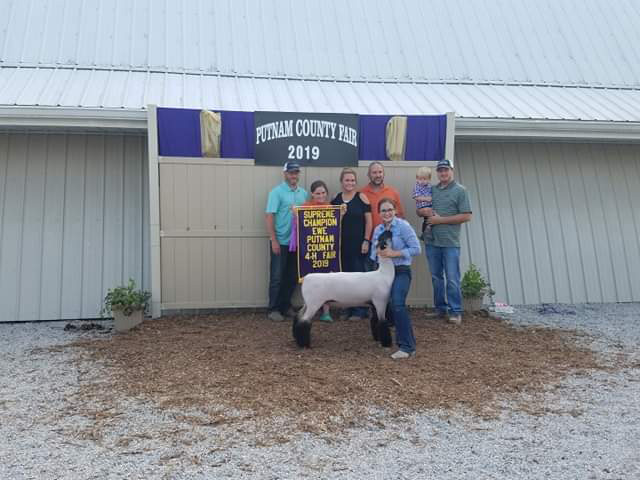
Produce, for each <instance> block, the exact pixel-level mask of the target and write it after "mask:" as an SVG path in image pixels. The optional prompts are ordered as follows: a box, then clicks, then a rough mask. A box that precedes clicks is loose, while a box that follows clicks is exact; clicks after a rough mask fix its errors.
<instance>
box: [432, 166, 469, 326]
mask: <svg viewBox="0 0 640 480" xmlns="http://www.w3.org/2000/svg"><path fill="white" fill-rule="evenodd" d="M436 171H437V173H438V181H439V183H438V184H437V185H436V186H435V187H433V200H432V201H433V215H432V216H430V217H428V218H425V220H424V221H425V222H428V223H429V224H430V225H431V228H429V229H426V230H425V233H424V243H425V250H426V254H427V264H428V266H429V270H430V271H431V282H432V283H433V304H434V307H435V309H436V312H435V313H434V314H433V316H441V317H444V316H446V315H447V314H448V315H449V322H450V323H453V324H455V325H460V324H461V323H462V293H461V291H460V225H461V224H463V223H465V222H468V221H469V220H471V204H470V202H469V194H468V193H467V189H466V188H465V187H464V186H462V185H460V184H459V183H458V182H456V181H455V180H454V179H453V166H452V165H451V162H450V161H449V160H440V161H439V162H438V164H437V166H436ZM445 291H446V299H445Z"/></svg>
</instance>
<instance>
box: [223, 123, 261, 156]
mask: <svg viewBox="0 0 640 480" xmlns="http://www.w3.org/2000/svg"><path fill="white" fill-rule="evenodd" d="M220 114H221V117H222V118H221V120H222V134H221V136H220V156H221V157H224V158H253V155H254V151H255V145H256V129H255V125H254V121H253V112H227V111H222V112H220Z"/></svg>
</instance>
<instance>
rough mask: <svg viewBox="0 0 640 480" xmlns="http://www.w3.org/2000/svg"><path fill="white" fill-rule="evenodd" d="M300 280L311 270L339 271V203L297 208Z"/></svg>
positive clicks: (320, 271)
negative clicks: (337, 204) (336, 204)
mask: <svg viewBox="0 0 640 480" xmlns="http://www.w3.org/2000/svg"><path fill="white" fill-rule="evenodd" d="M296 215H297V224H298V225H297V228H298V230H297V236H298V249H297V250H298V281H302V278H303V277H304V276H305V275H307V274H308V273H327V272H340V271H342V265H341V263H340V215H341V212H340V206H335V205H327V206H319V207H298V208H296Z"/></svg>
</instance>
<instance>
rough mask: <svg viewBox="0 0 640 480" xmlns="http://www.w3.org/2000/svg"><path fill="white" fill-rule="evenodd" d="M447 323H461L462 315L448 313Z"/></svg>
mask: <svg viewBox="0 0 640 480" xmlns="http://www.w3.org/2000/svg"><path fill="white" fill-rule="evenodd" d="M449 323H453V324H454V325H462V316H461V315H449Z"/></svg>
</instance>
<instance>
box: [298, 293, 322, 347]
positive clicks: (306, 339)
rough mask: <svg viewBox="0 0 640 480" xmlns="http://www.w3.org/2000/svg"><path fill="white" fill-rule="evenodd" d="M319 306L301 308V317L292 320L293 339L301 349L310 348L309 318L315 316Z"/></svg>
mask: <svg viewBox="0 0 640 480" xmlns="http://www.w3.org/2000/svg"><path fill="white" fill-rule="evenodd" d="M321 306H322V304H320V305H307V304H306V303H305V305H304V307H302V310H301V315H300V316H299V318H298V315H296V318H294V320H293V338H294V339H295V341H296V343H297V344H298V346H299V347H301V348H309V347H311V318H313V316H314V315H315V313H316V312H317V311H318V309H319V308H320V307H321Z"/></svg>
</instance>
